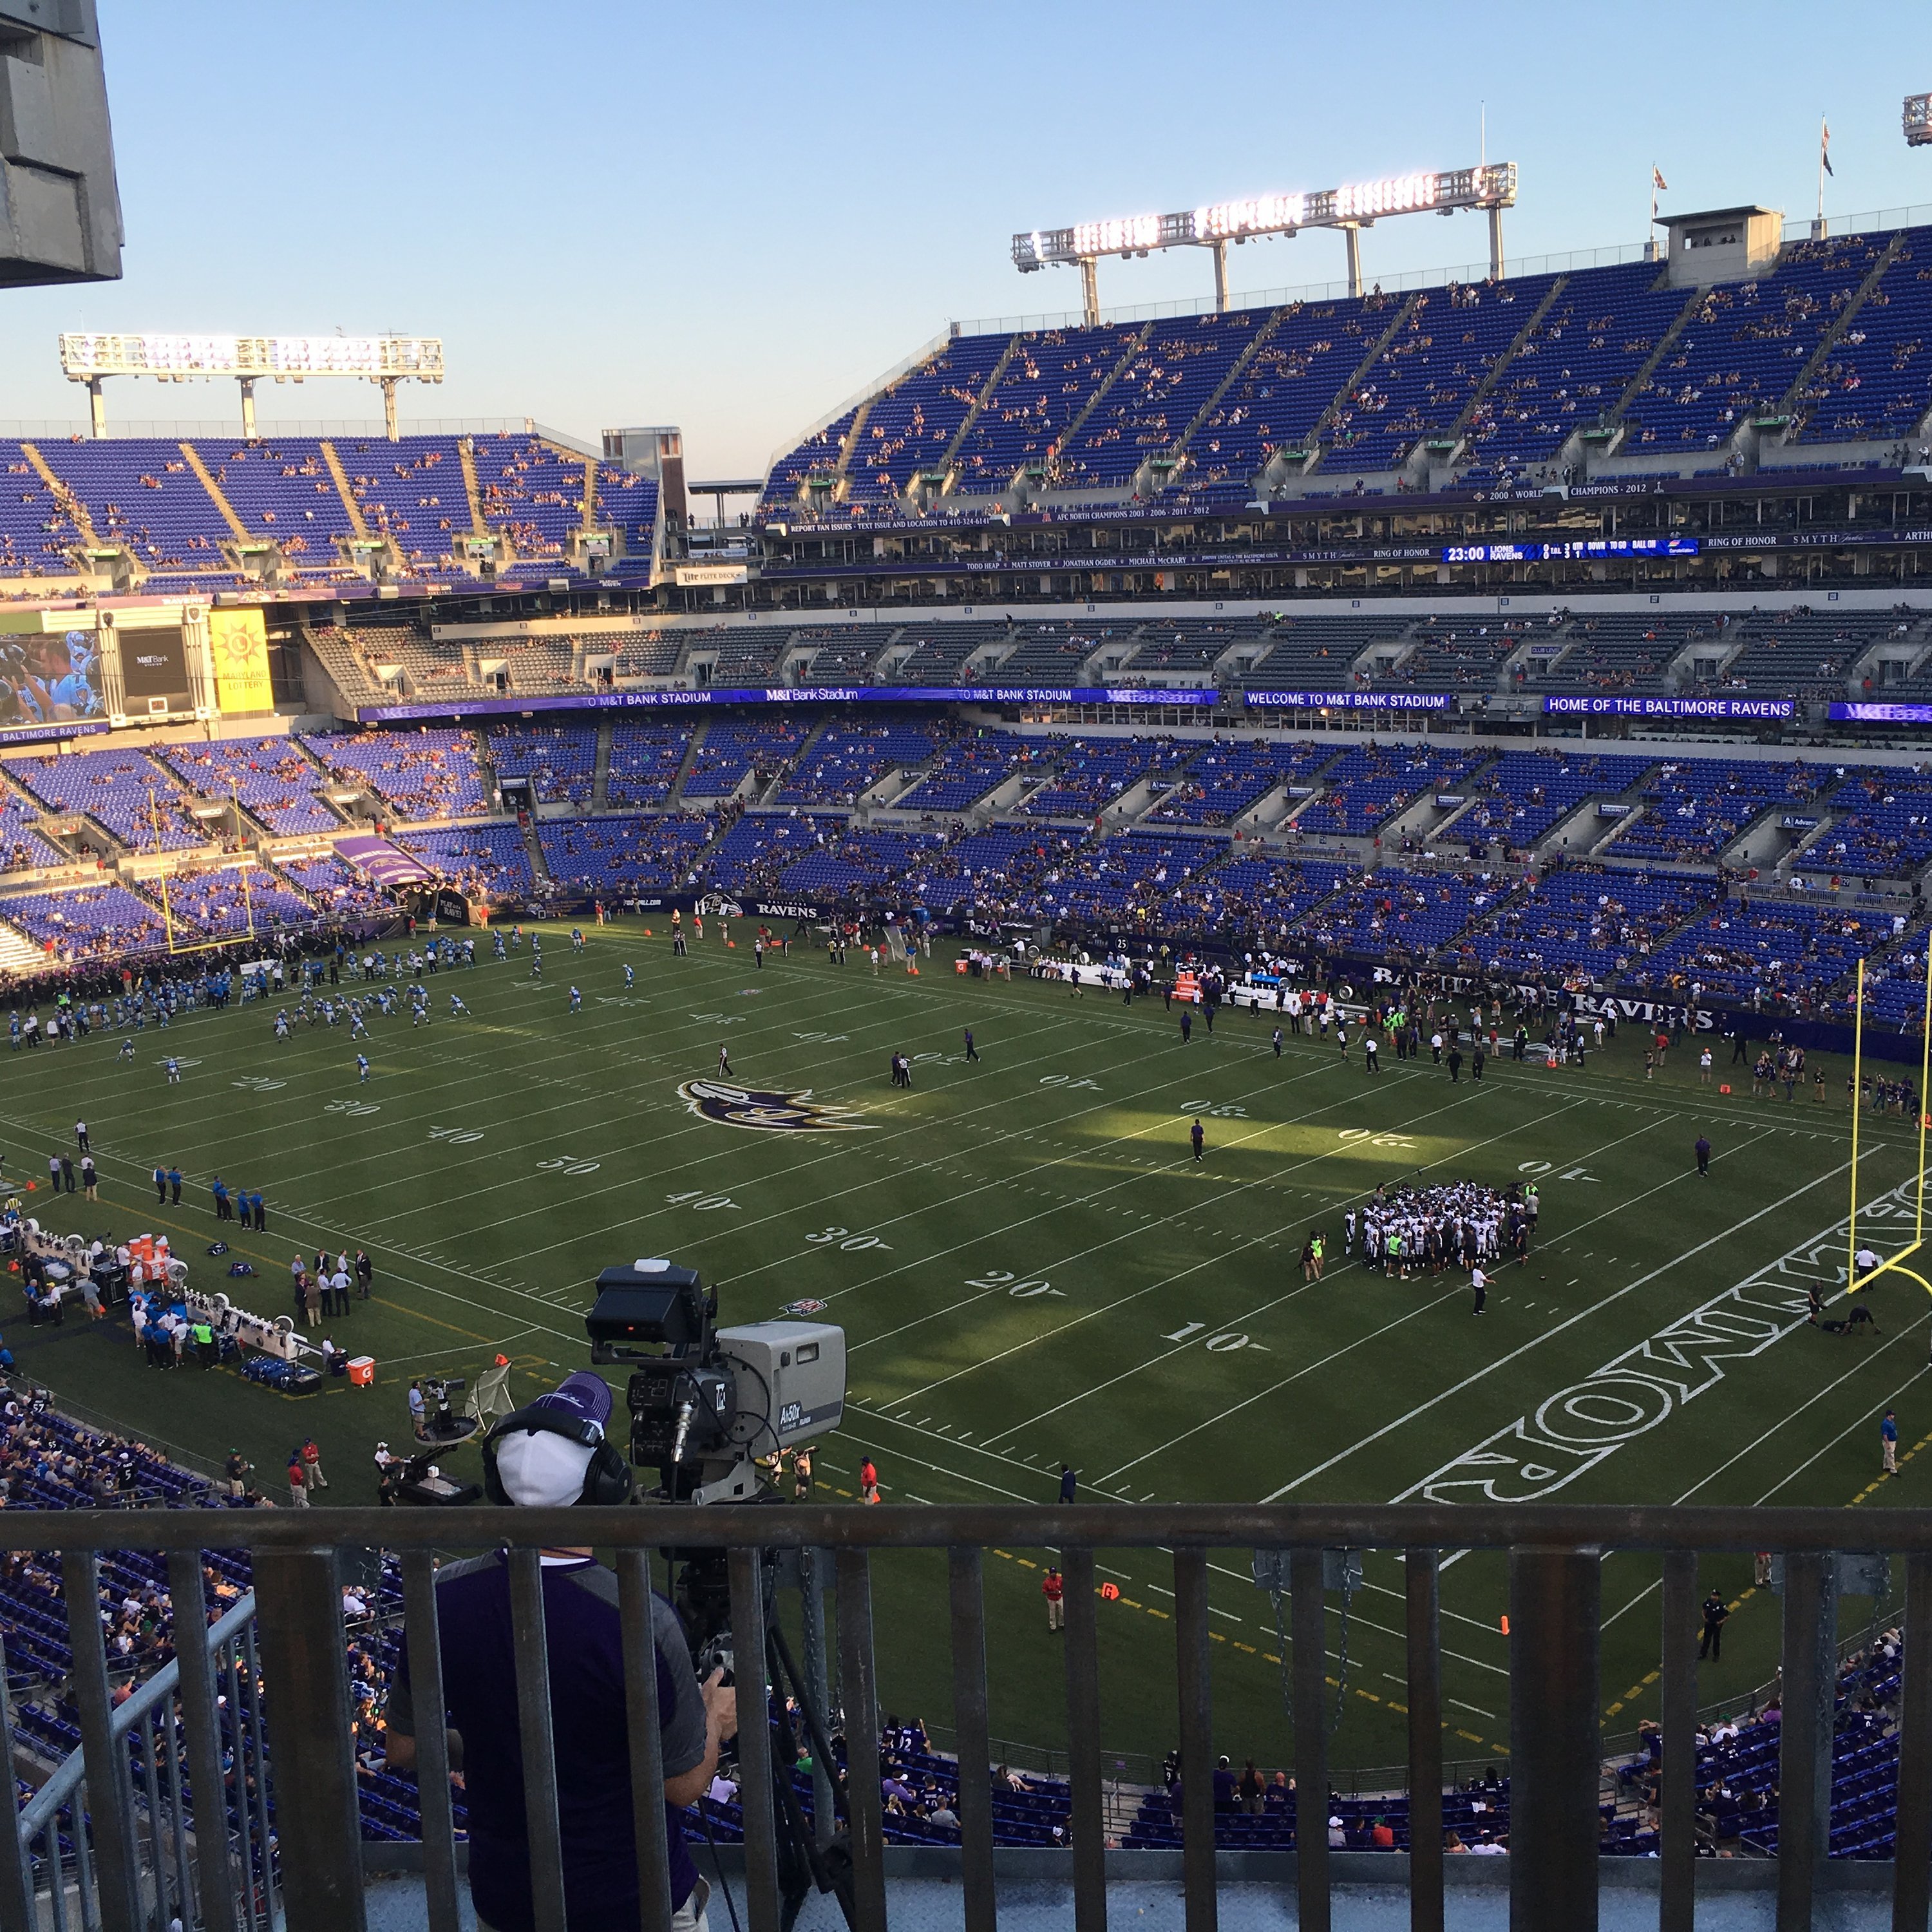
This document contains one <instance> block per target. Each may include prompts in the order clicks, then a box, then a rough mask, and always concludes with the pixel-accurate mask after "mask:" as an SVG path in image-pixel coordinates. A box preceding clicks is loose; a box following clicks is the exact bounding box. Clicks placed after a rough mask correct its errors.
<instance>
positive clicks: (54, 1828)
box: [35, 1814, 80, 1932]
mask: <svg viewBox="0 0 1932 1932" xmlns="http://www.w3.org/2000/svg"><path fill="white" fill-rule="evenodd" d="M74 1829H75V1832H76V1835H77V1837H78V1834H79V1832H80V1820H78V1819H77V1820H75V1821H74ZM74 1861H75V1882H76V1884H78V1883H79V1882H80V1849H79V1846H78V1844H77V1846H76V1848H75V1851H74ZM45 1862H46V1867H47V1872H48V1882H47V1890H48V1893H49V1896H50V1897H52V1900H53V1908H54V1932H68V1915H67V1861H65V1859H64V1858H62V1856H61V1848H60V1820H59V1818H58V1814H56V1816H55V1820H54V1823H52V1825H50V1826H48V1827H47V1849H46V1853H45ZM35 1902H36V1903H38V1900H36V1901H35ZM36 1932H38V1928H37V1927H36Z"/></svg>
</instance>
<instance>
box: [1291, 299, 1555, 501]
mask: <svg viewBox="0 0 1932 1932" xmlns="http://www.w3.org/2000/svg"><path fill="white" fill-rule="evenodd" d="M1552 283H1553V278H1552V277H1550V276H1548V275H1529V276H1524V277H1521V278H1517V279H1516V280H1514V281H1506V282H1503V283H1501V284H1468V285H1465V286H1462V287H1458V286H1457V285H1456V284H1453V283H1452V284H1451V285H1450V287H1448V288H1446V289H1442V290H1433V289H1431V290H1425V291H1424V292H1423V293H1421V294H1420V295H1418V296H1417V297H1416V298H1415V302H1414V303H1413V305H1412V307H1411V308H1410V310H1409V315H1408V317H1407V319H1406V320H1405V321H1404V322H1403V325H1402V326H1401V328H1400V329H1398V330H1397V333H1396V335H1394V338H1392V339H1391V341H1390V342H1389V343H1388V345H1387V346H1386V347H1385V348H1384V349H1383V350H1382V353H1381V354H1380V355H1379V356H1378V357H1377V358H1376V361H1375V362H1374V363H1373V364H1372V365H1370V368H1369V369H1368V371H1367V372H1366V374H1364V376H1363V377H1362V379H1361V381H1360V382H1358V383H1357V384H1356V385H1355V387H1354V389H1352V390H1351V391H1350V392H1349V394H1348V395H1347V396H1346V397H1345V398H1343V400H1342V401H1341V403H1340V407H1338V408H1337V411H1336V413H1335V420H1334V428H1333V431H1332V432H1331V452H1330V454H1329V455H1328V466H1330V467H1331V468H1340V467H1345V466H1346V468H1348V469H1363V470H1382V469H1396V468H1397V467H1398V466H1400V464H1401V463H1402V462H1403V459H1404V458H1406V456H1407V455H1408V453H1409V451H1410V450H1411V449H1413V448H1414V447H1415V445H1416V443H1418V442H1419V441H1420V440H1421V439H1422V438H1423V437H1424V436H1427V435H1430V434H1434V435H1436V436H1441V435H1442V434H1445V432H1447V431H1449V430H1450V429H1451V428H1453V427H1454V425H1455V424H1456V423H1457V420H1458V419H1460V416H1461V415H1462V413H1463V410H1464V409H1465V407H1466V406H1467V405H1468V404H1469V401H1470V400H1471V399H1472V397H1473V396H1474V395H1475V392H1476V390H1477V388H1478V385H1480V384H1481V383H1482V382H1483V380H1484V378H1485V377H1487V375H1488V374H1489V373H1490V370H1491V369H1492V368H1493V367H1494V366H1495V365H1496V363H1497V362H1498V361H1499V360H1500V359H1502V357H1503V356H1505V354H1506V353H1508V349H1509V347H1510V345H1511V343H1512V342H1514V341H1515V339H1516V338H1517V336H1518V335H1520V334H1521V333H1522V332H1523V330H1524V329H1527V328H1528V327H1529V324H1530V322H1531V320H1532V318H1533V317H1535V314H1536V311H1537V308H1538V305H1540V304H1541V302H1542V301H1543V299H1544V296H1546V295H1547V294H1548V293H1549V292H1550V287H1551V286H1552Z"/></svg>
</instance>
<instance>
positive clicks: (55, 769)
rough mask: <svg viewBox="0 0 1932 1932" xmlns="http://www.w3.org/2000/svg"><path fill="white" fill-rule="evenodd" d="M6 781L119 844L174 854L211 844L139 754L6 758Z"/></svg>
mask: <svg viewBox="0 0 1932 1932" xmlns="http://www.w3.org/2000/svg"><path fill="white" fill-rule="evenodd" d="M6 769H7V775H8V776H9V777H10V778H12V779H13V781H15V782H16V783H17V784H20V785H22V786H23V787H25V788H26V790H28V791H30V792H31V793H33V795H34V796H35V797H36V798H37V799H40V802H42V803H43V804H44V805H46V806H47V807H48V808H49V810H51V811H60V812H82V813H85V814H86V816H87V817H89V818H91V819H92V820H94V821H95V823H96V824H98V825H101V826H104V827H105V828H106V829H107V830H108V831H109V832H112V833H113V835H114V836H115V838H117V839H118V840H119V841H120V842H121V844H123V845H126V846H129V847H133V849H135V850H139V851H144V852H152V851H155V850H160V851H164V852H177V851H182V850H186V849H187V848H188V847H191V846H196V845H205V844H208V842H209V841H208V835H207V834H206V833H205V832H203V831H202V829H201V825H200V823H199V820H197V819H196V817H195V816H194V814H193V811H192V810H191V809H190V803H189V799H188V795H187V793H186V792H184V790H182V789H181V787H180V786H179V785H178V784H176V783H175V781H174V780H173V779H172V778H170V777H169V775H168V774H167V773H166V772H164V771H163V770H162V769H160V767H159V766H157V765H156V764H155V763H154V762H153V761H152V760H150V759H148V758H146V757H143V756H142V754H140V753H139V751H65V752H62V753H61V754H58V756H55V755H54V754H47V755H46V756H43V757H26V758H9V759H8V760H7V761H6Z"/></svg>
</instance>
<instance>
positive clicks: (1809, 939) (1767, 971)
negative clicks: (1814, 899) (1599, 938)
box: [1631, 900, 1892, 1012]
mask: <svg viewBox="0 0 1932 1932" xmlns="http://www.w3.org/2000/svg"><path fill="white" fill-rule="evenodd" d="M1891 937H1892V922H1891V914H1890V913H1884V914H1872V913H1858V912H1855V911H1852V910H1847V909H1846V908H1844V907H1839V906H1812V905H1802V904H1793V903H1791V902H1790V901H1777V902H1771V901H1760V902H1758V903H1756V904H1753V903H1751V902H1749V901H1744V900H1738V901H1725V902H1724V903H1722V904H1719V905H1718V906H1716V907H1714V908H1713V909H1712V910H1711V911H1710V912H1709V913H1706V914H1705V916H1703V918H1702V919H1699V920H1697V922H1696V923H1695V924H1694V925H1692V926H1688V927H1687V928H1685V929H1684V930H1682V931H1681V932H1678V933H1677V934H1676V935H1674V936H1673V938H1671V939H1670V940H1669V941H1667V942H1666V943H1665V944H1664V945H1663V946H1661V947H1658V949H1657V950H1655V951H1654V952H1652V953H1650V954H1649V955H1648V956H1646V957H1645V958H1643V959H1639V960H1637V961H1635V962H1633V963H1632V966H1631V980H1632V981H1633V983H1635V984H1637V985H1640V986H1646V987H1652V988H1657V989H1662V990H1664V991H1667V992H1674V993H1677V994H1679V995H1680V996H1681V995H1682V992H1683V991H1684V989H1686V988H1688V987H1691V986H1701V987H1702V988H1703V992H1704V995H1705V997H1706V998H1709V999H1714V1000H1722V1001H1738V1002H1741V1003H1742V1004H1745V1005H1747V1006H1756V1005H1757V1004H1760V1002H1761V1001H1763V1000H1765V999H1767V998H1769V999H1784V1000H1788V1001H1790V1002H1791V1003H1792V1004H1793V1007H1794V1008H1796V1010H1799V1011H1800V1012H1804V1011H1808V1010H1812V1009H1813V1007H1814V1006H1815V1004H1816V1002H1817V1000H1818V999H1819V998H1821V997H1822V996H1823V995H1824V994H1826V992H1828V991H1829V989H1830V988H1831V987H1832V986H1833V985H1834V984H1835V983H1836V982H1838V981H1839V980H1842V979H1843V978H1844V977H1845V976H1846V974H1848V973H1849V972H1850V971H1852V969H1853V968H1855V966H1856V965H1857V963H1858V957H1859V956H1860V954H1861V953H1870V952H1873V951H1875V950H1876V949H1877V948H1878V947H1881V946H1882V945H1884V944H1887V943H1888V941H1890V940H1891Z"/></svg>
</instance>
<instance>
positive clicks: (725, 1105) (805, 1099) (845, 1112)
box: [677, 1080, 871, 1133]
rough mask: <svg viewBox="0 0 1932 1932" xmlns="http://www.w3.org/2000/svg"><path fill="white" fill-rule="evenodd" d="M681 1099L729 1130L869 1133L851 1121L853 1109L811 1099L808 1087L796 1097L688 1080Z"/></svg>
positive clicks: (866, 1127) (866, 1126) (867, 1128)
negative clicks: (751, 1128)
mask: <svg viewBox="0 0 1932 1932" xmlns="http://www.w3.org/2000/svg"><path fill="white" fill-rule="evenodd" d="M677 1091H678V1097H679V1099H681V1100H682V1101H683V1102H684V1103H685V1106H688V1108H689V1109H691V1112H693V1113H694V1114H697V1115H700V1116H701V1117H702V1118H704V1119H705V1120H707V1121H718V1123H719V1124H721V1125H722V1126H724V1127H762V1128H771V1129H775V1130H777V1131H778V1132H779V1133H854V1132H856V1133H871V1127H870V1125H869V1124H868V1123H867V1122H865V1121H860V1120H856V1119H853V1118H850V1113H851V1109H850V1108H847V1107H834V1106H830V1105H829V1104H828V1103H826V1102H824V1101H823V1100H814V1099H813V1098H812V1097H811V1088H809V1087H805V1088H800V1089H799V1091H797V1092H796V1093H795V1094H784V1093H760V1092H758V1091H756V1090H754V1089H753V1088H748V1087H733V1086H732V1085H730V1084H729V1083H728V1082H725V1081H722V1080H687V1081H685V1083H684V1084H683V1085H682V1086H681V1087H680V1088H679V1089H678V1090H677Z"/></svg>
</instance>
